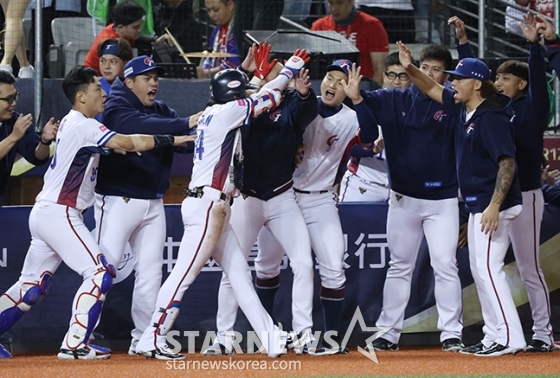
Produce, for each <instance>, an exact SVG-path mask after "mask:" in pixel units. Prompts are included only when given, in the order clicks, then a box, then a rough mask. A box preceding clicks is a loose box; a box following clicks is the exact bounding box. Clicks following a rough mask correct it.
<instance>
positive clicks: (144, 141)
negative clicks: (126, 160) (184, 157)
mask: <svg viewBox="0 0 560 378" xmlns="http://www.w3.org/2000/svg"><path fill="white" fill-rule="evenodd" d="M195 139H196V136H195V135H182V136H173V135H143V134H132V135H124V134H116V135H115V136H114V137H112V138H111V139H110V140H109V141H108V142H107V144H105V147H108V148H111V149H116V150H124V151H129V152H141V151H148V150H152V149H154V148H159V147H164V146H175V147H178V146H183V147H184V146H185V145H186V144H187V142H194V140H195Z"/></svg>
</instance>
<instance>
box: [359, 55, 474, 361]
mask: <svg viewBox="0 0 560 378" xmlns="http://www.w3.org/2000/svg"><path fill="white" fill-rule="evenodd" d="M451 64H452V57H451V53H450V52H449V51H448V50H447V49H446V48H445V47H443V46H439V45H429V46H427V47H426V48H424V50H423V51H422V52H421V54H420V70H421V71H422V72H424V73H425V74H426V75H428V76H429V77H432V78H433V79H434V80H436V81H437V82H438V83H441V84H443V83H445V82H446V81H447V78H448V75H447V74H445V73H444V72H443V70H444V69H445V68H451ZM362 96H363V97H364V100H365V102H366V104H367V105H368V106H369V107H370V109H371V110H372V111H373V112H374V114H375V116H376V118H377V120H378V122H379V125H381V128H382V131H383V142H384V147H385V152H386V156H387V165H388V168H389V177H390V182H391V189H392V190H391V195H390V199H389V210H388V216H387V243H388V245H389V250H390V262H389V270H388V271H387V277H386V279H385V286H384V289H383V308H382V310H381V314H380V316H379V319H378V320H377V323H376V324H377V327H380V328H384V329H387V332H385V333H384V334H383V335H381V337H378V338H377V339H375V340H374V341H373V342H372V347H373V348H374V349H376V350H381V351H384V350H388V351H396V350H398V349H399V346H398V341H399V338H400V335H401V332H402V329H403V322H404V316H405V309H406V306H407V304H408V300H409V298H410V285H411V280H412V274H413V271H414V267H415V264H416V258H417V256H418V251H419V248H420V244H421V243H422V239H423V237H424V236H425V237H426V241H427V243H428V247H429V253H430V261H431V265H432V268H433V270H434V278H435V280H434V282H435V292H434V295H435V300H436V307H437V311H438V315H439V320H438V329H440V330H441V334H440V341H441V343H442V348H443V350H444V351H458V350H460V349H461V348H462V347H463V344H462V341H461V339H462V329H463V326H462V321H461V312H462V298H461V282H460V280H459V275H458V269H457V261H456V251H457V241H458V235H459V213H458V200H457V193H458V186H457V173H456V170H455V156H454V149H453V140H454V135H455V133H454V128H453V119H452V118H451V117H450V116H449V115H448V114H447V113H446V112H444V111H443V108H442V106H441V105H439V104H437V103H436V102H435V101H433V100H431V99H430V98H428V97H426V96H424V95H423V94H422V93H421V92H420V91H419V90H418V88H417V87H416V86H415V85H411V86H410V87H409V88H406V89H404V90H378V91H368V92H362ZM434 167H438V169H434Z"/></svg>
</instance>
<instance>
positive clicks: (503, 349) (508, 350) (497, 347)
mask: <svg viewBox="0 0 560 378" xmlns="http://www.w3.org/2000/svg"><path fill="white" fill-rule="evenodd" d="M522 350H523V349H521V348H512V347H510V346H507V345H502V344H498V343H494V344H492V345H491V346H490V347H489V348H487V349H484V350H481V351H479V352H476V353H475V354H474V355H475V356H477V357H498V356H503V355H506V354H517V353H518V352H520V351H522Z"/></svg>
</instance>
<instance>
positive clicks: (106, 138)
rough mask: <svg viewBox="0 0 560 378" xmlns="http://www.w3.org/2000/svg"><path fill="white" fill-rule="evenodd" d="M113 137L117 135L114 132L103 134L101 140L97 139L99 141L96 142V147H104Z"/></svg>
mask: <svg viewBox="0 0 560 378" xmlns="http://www.w3.org/2000/svg"><path fill="white" fill-rule="evenodd" d="M115 135H117V133H116V132H114V131H109V132H108V133H105V134H104V135H103V136H102V137H101V139H99V140H98V141H97V145H98V146H101V147H104V146H105V145H106V144H107V142H108V141H109V140H110V139H111V138H113V137H114V136H115Z"/></svg>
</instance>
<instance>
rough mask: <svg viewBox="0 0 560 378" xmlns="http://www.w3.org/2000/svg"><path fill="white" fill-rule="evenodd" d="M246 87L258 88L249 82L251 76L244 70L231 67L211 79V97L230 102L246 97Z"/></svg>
mask: <svg viewBox="0 0 560 378" xmlns="http://www.w3.org/2000/svg"><path fill="white" fill-rule="evenodd" d="M246 89H256V87H254V86H253V85H251V84H249V78H248V77H247V75H245V73H244V72H242V71H239V70H236V69H234V68H229V69H226V70H222V71H219V72H218V73H217V74H215V75H214V77H213V78H212V80H210V97H212V98H213V99H216V100H219V101H223V102H228V101H232V100H237V99H239V98H245V90H246Z"/></svg>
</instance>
